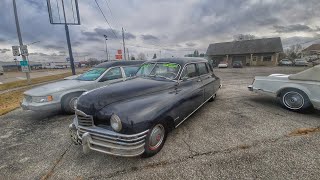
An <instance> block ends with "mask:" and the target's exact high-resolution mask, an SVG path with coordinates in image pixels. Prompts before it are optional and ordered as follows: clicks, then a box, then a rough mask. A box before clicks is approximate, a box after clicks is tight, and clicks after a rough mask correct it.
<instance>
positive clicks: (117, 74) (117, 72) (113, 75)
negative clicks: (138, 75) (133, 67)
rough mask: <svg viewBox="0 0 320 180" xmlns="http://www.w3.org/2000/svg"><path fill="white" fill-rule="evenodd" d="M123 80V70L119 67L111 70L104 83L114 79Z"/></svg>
mask: <svg viewBox="0 0 320 180" xmlns="http://www.w3.org/2000/svg"><path fill="white" fill-rule="evenodd" d="M120 78H122V73H121V69H120V68H119V67H117V68H112V69H110V70H109V71H108V72H107V73H106V74H105V75H104V76H103V78H102V79H103V80H104V81H110V80H114V79H120Z"/></svg>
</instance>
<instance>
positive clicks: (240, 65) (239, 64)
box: [232, 61, 243, 68]
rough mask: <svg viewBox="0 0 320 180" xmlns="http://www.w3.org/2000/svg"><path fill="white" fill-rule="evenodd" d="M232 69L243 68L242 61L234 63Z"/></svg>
mask: <svg viewBox="0 0 320 180" xmlns="http://www.w3.org/2000/svg"><path fill="white" fill-rule="evenodd" d="M232 67H233V68H242V67H243V65H242V61H233V62H232Z"/></svg>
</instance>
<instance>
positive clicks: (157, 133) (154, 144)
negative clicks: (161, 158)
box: [149, 124, 165, 150]
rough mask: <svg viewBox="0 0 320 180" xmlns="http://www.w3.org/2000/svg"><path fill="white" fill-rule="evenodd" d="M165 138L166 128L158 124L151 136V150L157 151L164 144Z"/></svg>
mask: <svg viewBox="0 0 320 180" xmlns="http://www.w3.org/2000/svg"><path fill="white" fill-rule="evenodd" d="M164 137H165V128H164V127H163V125H161V124H157V125H156V126H154V127H153V129H152V130H151V133H150V136H149V148H150V150H156V149H157V148H158V147H159V146H160V145H161V144H162V142H163V140H164Z"/></svg>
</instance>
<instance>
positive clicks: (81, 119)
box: [76, 110, 93, 127]
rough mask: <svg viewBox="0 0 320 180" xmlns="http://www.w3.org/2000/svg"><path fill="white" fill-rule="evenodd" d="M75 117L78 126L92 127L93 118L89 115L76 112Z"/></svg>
mask: <svg viewBox="0 0 320 180" xmlns="http://www.w3.org/2000/svg"><path fill="white" fill-rule="evenodd" d="M76 116H77V119H78V125H79V126H86V127H88V126H92V125H93V117H92V116H91V115H87V114H85V113H84V112H82V111H80V110H76Z"/></svg>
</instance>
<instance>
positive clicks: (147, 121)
mask: <svg viewBox="0 0 320 180" xmlns="http://www.w3.org/2000/svg"><path fill="white" fill-rule="evenodd" d="M175 101H176V93H175V92H174V91H171V92H170V91H169V92H168V91H165V92H161V93H157V94H150V95H147V96H142V97H141V96H139V97H136V98H133V99H128V100H125V101H121V102H117V103H113V104H110V105H108V106H106V107H104V108H103V109H101V110H100V111H99V113H98V114H97V117H98V118H99V119H101V118H103V117H105V118H110V117H111V115H112V114H113V113H114V114H117V115H118V116H119V117H120V119H121V121H122V125H123V133H129V134H131V133H139V132H142V131H144V130H147V129H150V128H151V126H152V125H154V123H156V122H157V121H160V120H163V118H165V117H171V116H172V115H173V114H174V113H175V112H174V107H175V103H174V102H175Z"/></svg>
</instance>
